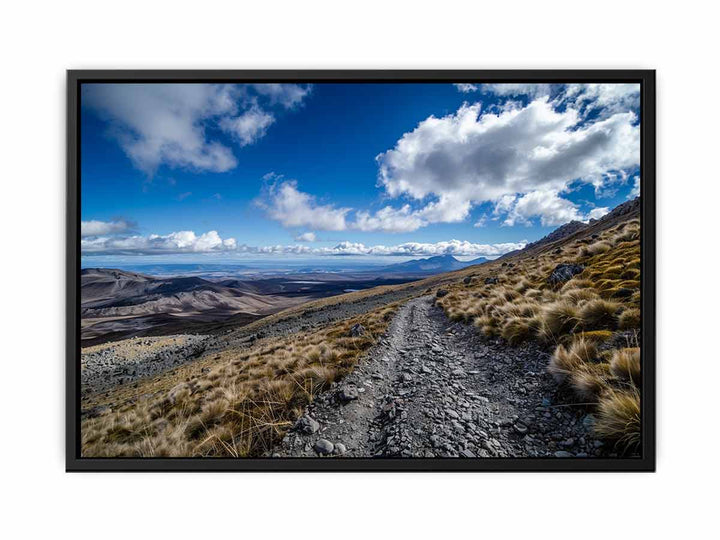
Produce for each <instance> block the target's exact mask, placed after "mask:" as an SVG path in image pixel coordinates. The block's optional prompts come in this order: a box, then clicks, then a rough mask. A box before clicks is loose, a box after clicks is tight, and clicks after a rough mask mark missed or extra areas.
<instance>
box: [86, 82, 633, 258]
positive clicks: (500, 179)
mask: <svg viewBox="0 0 720 540" xmlns="http://www.w3.org/2000/svg"><path fill="white" fill-rule="evenodd" d="M346 86H348V85H346ZM388 86H392V85H385V87H388ZM447 86H448V87H449V89H450V90H452V92H451V93H448V94H447V96H446V97H445V96H443V99H439V98H438V99H437V101H438V104H437V106H436V110H437V111H438V112H437V113H431V114H427V110H433V108H435V107H433V106H434V105H435V103H434V102H431V101H430V100H429V99H428V100H427V101H428V103H423V104H422V105H423V107H422V109H423V112H422V114H420V113H418V114H419V116H418V117H416V118H415V120H414V121H413V124H414V125H413V126H412V127H411V129H405V130H403V131H395V130H392V131H391V130H390V129H388V130H387V131H388V133H384V135H386V136H385V137H384V139H390V137H394V140H395V142H394V143H393V144H390V145H388V146H386V147H385V149H384V150H383V151H380V152H379V153H377V152H375V153H374V154H370V153H368V152H366V151H363V150H362V149H361V148H360V146H361V145H360V144H359V143H358V142H357V141H358V139H359V138H360V137H362V136H363V135H364V133H363V132H362V131H361V127H355V126H352V125H350V126H345V125H342V124H336V125H329V126H327V131H328V133H330V134H331V135H332V136H334V137H335V138H336V139H337V140H338V141H339V146H338V148H340V149H341V150H342V151H343V152H346V153H347V154H350V155H351V157H352V158H353V159H357V160H358V163H363V164H364V163H365V162H369V161H370V160H373V163H374V174H372V175H362V176H361V175H360V174H359V173H358V178H355V179H353V181H344V180H343V178H342V177H343V174H344V170H343V165H342V164H343V163H344V161H345V160H347V159H349V157H348V156H346V155H344V154H332V153H329V152H327V151H326V150H325V146H322V145H320V142H317V143H316V142H315V141H314V140H313V137H315V138H317V139H318V141H321V140H322V142H323V144H325V145H327V144H328V143H327V140H328V138H327V134H326V133H323V132H322V131H320V130H319V128H315V127H314V124H312V123H311V122H312V121H314V120H317V119H318V117H319V116H320V117H322V116H323V115H327V116H328V118H334V117H337V116H338V115H339V113H338V112H337V108H338V107H346V108H348V107H349V108H352V107H354V106H359V105H358V103H359V102H358V101H356V99H358V98H360V99H361V98H362V94H361V93H359V94H358V95H357V96H352V95H351V96H350V97H351V98H355V100H353V99H345V100H344V101H343V100H341V99H340V98H341V97H345V95H344V94H343V95H341V94H340V92H339V91H337V90H335V89H334V88H330V87H328V89H326V88H324V85H323V84H317V85H314V86H310V85H297V84H255V85H213V84H140V85H134V84H133V85H131V84H97V85H87V86H86V87H84V88H83V92H82V99H83V114H87V115H88V118H89V120H88V122H95V123H94V124H90V131H91V133H90V137H92V138H91V139H88V140H89V142H88V143H87V146H88V147H89V146H90V145H91V144H98V145H110V144H114V145H116V146H115V147H116V148H119V149H120V151H121V152H122V154H123V156H124V158H122V159H121V158H116V160H115V162H114V166H113V172H115V173H116V174H117V175H118V177H120V176H122V177H132V176H133V175H136V177H137V175H139V178H137V179H136V180H135V183H136V184H137V185H142V186H143V189H144V190H146V191H150V190H151V189H154V188H155V186H156V185H157V184H158V181H157V178H158V177H161V176H164V175H167V174H173V175H177V176H180V177H182V178H183V182H185V183H186V184H185V185H188V183H189V182H192V181H196V182H199V183H202V184H203V185H207V186H208V189H210V188H212V189H213V190H214V189H216V187H217V186H220V187H218V190H219V191H218V192H215V193H214V194H213V195H212V196H208V197H207V198H206V199H205V200H204V201H202V204H204V205H208V204H210V203H209V202H208V201H210V200H211V199H212V200H213V201H214V202H215V203H217V202H218V201H222V202H223V204H225V201H231V202H228V203H227V204H234V205H236V206H235V207H233V208H234V209H235V212H236V213H238V212H240V211H242V212H250V213H252V212H256V214H253V219H256V220H258V224H260V223H261V221H260V220H262V222H265V223H266V224H267V225H266V229H267V231H270V232H272V233H273V234H274V235H275V237H277V239H278V240H284V241H280V242H272V243H264V244H258V245H252V243H251V242H248V241H247V238H245V237H243V238H241V241H238V239H237V238H236V237H235V236H236V235H233V234H232V229H233V227H234V226H235V225H236V224H240V225H242V223H240V222H241V220H239V219H238V218H235V217H234V214H233V210H232V209H228V210H227V215H222V216H220V215H219V214H218V213H217V212H213V211H212V210H208V211H207V215H205V214H203V216H202V218H203V223H208V224H210V227H209V228H210V229H211V230H209V231H208V232H205V233H202V234H196V233H195V232H193V231H192V230H187V229H186V228H185V227H183V226H182V221H183V216H182V214H180V215H177V214H175V215H172V214H171V218H172V219H176V222H177V223H179V224H181V227H178V228H177V229H176V230H172V229H170V230H169V232H165V233H162V231H160V232H157V231H152V230H150V231H148V233H147V234H137V232H138V230H147V228H149V227H153V223H152V220H153V219H154V216H156V215H157V216H162V217H163V219H166V220H167V221H168V222H162V228H163V229H164V230H165V231H168V228H169V227H172V226H173V222H172V221H171V220H170V218H167V217H165V216H167V215H168V214H169V213H168V211H167V209H166V208H165V206H164V203H163V200H162V199H160V195H152V196H149V202H148V207H150V208H151V210H152V211H150V210H148V211H145V209H144V208H141V210H140V211H136V212H137V213H142V214H149V215H150V220H147V219H145V218H143V219H140V218H136V215H135V214H134V213H133V210H132V209H128V210H123V209H122V208H116V209H115V210H120V212H117V211H116V212H115V214H114V215H116V216H117V215H118V214H122V215H127V216H129V218H132V220H131V219H129V218H117V217H114V218H111V219H101V217H102V214H103V212H105V213H107V210H108V209H106V208H104V207H103V202H102V201H99V202H97V203H96V206H97V210H98V212H97V214H99V215H96V213H95V212H93V204H90V203H88V204H86V203H85V201H83V218H84V219H83V221H82V224H81V229H82V232H81V236H82V240H81V249H82V254H83V256H98V255H104V256H108V255H115V254H118V255H157V254H166V255H172V254H187V253H191V254H200V253H215V254H224V255H232V254H236V255H239V256H247V255H305V256H331V255H358V256H362V255H374V256H419V255H438V254H452V255H462V256H488V257H494V256H500V255H503V254H504V253H507V252H510V251H513V250H515V249H519V248H522V247H523V246H524V245H525V243H526V242H527V240H526V239H525V237H532V236H533V234H534V235H535V236H539V235H540V234H541V233H542V231H543V230H544V229H543V228H547V227H556V226H559V225H562V224H564V223H567V222H569V221H573V220H579V221H587V220H590V219H597V218H599V217H602V216H603V215H604V214H605V213H607V212H608V211H609V209H610V208H611V206H614V205H615V204H617V202H618V200H619V199H625V198H631V197H635V196H638V195H639V185H640V184H639V180H640V179H639V164H640V124H639V118H638V115H639V89H640V88H639V85H633V84H568V85H547V84H475V83H457V84H455V85H447ZM383 90H384V89H383ZM403 90H404V89H403ZM333 91H334V93H333ZM378 91H379V90H378ZM410 91H412V89H410ZM458 96H459V97H460V101H459V103H458V102H457V97H458ZM388 99H390V98H388ZM433 99H435V98H434V96H433ZM453 100H455V101H453ZM326 103H327V105H325V104H326ZM338 103H339V105H338ZM452 103H457V106H454V105H453V106H452V109H451V110H449V111H448V110H447V109H448V105H449V104H452ZM381 105H382V104H381ZM363 107H364V108H363V110H362V111H361V112H362V113H363V114H365V116H366V117H367V116H368V115H369V116H372V115H373V114H377V115H381V114H383V111H382V107H379V110H377V111H375V110H373V109H372V108H371V106H370V105H368V104H363ZM310 109H312V110H310ZM385 114H387V113H385ZM405 114H407V116H408V118H412V111H407V112H406V113H405ZM303 115H305V116H304V119H303ZM403 120H405V122H404V125H407V120H406V119H404V118H403ZM388 123H389V122H388ZM398 123H400V122H398ZM304 126H307V127H308V129H307V130H304V129H303V128H304ZM380 127H381V126H380ZM380 127H377V126H376V130H377V129H380ZM292 130H295V131H292ZM313 130H314V131H313ZM305 131H306V132H305ZM286 132H287V133H288V135H287V137H288V140H289V141H291V143H292V144H295V145H298V146H302V148H303V150H305V149H306V148H307V150H308V151H311V150H312V149H313V148H315V155H313V156H312V159H310V157H309V156H307V152H305V154H304V155H303V157H304V158H306V159H307V162H308V163H309V165H307V166H306V167H305V169H307V171H305V173H306V174H305V175H303V176H301V175H299V174H294V173H293V174H292V177H290V176H285V175H284V174H283V173H278V172H267V171H275V170H276V165H277V163H276V161H277V159H278V156H279V155H280V154H279V153H280V152H288V148H290V147H289V146H288V143H287V142H286V141H284V140H283V139H282V137H283V136H284V135H285V133H286ZM276 133H277V135H276V136H275V134H276ZM298 133H300V134H302V135H303V136H302V137H298V136H297V134H298ZM291 136H292V138H291ZM346 136H347V143H346V144H345V143H343V140H344V137H346ZM323 137H324V138H323ZM376 138H378V135H377V134H376V132H375V131H373V130H372V129H371V128H368V130H367V140H368V141H369V142H372V143H374V139H376ZM364 140H365V139H363V141H364ZM84 141H85V139H84V140H83V144H85V142H84ZM368 145H369V144H368ZM82 151H83V153H84V154H83V155H85V152H86V150H85V147H82ZM88 152H90V151H89V150H88ZM94 156H95V154H91V157H90V158H88V159H91V160H95V159H96V160H97V161H91V166H90V167H88V169H90V170H94V169H95V168H97V169H100V165H102V164H103V162H102V160H101V159H100V158H95V157H94ZM301 161H302V160H301ZM96 163H97V165H96ZM244 168H252V169H253V170H262V168H264V169H265V171H266V172H265V173H264V174H262V175H256V178H257V180H256V183H255V184H254V188H253V185H252V183H249V182H248V181H247V180H246V179H245V178H244V179H243V180H242V181H239V182H234V181H233V176H232V175H233V174H236V175H239V174H241V172H242V171H243V169H244ZM108 169H109V167H108ZM84 170H85V169H84ZM317 170H322V171H325V170H332V171H334V172H337V174H338V179H337V180H329V181H327V182H326V183H325V184H322V183H320V182H316V181H315V180H314V177H313V175H312V174H311V173H310V172H308V171H317ZM133 171H136V172H135V173H134V172H133ZM105 172H106V173H107V171H105ZM185 177H188V179H187V180H186V179H185ZM168 178H170V177H169V176H168ZM82 180H83V189H85V186H87V185H89V186H91V187H90V188H88V189H92V186H93V185H94V184H93V182H94V181H97V182H98V183H101V182H104V183H108V185H111V186H113V187H114V188H115V189H118V190H121V189H124V186H125V185H127V184H128V183H129V182H130V181H128V180H122V181H121V180H118V181H117V182H114V181H113V180H112V179H110V180H109V179H108V178H107V177H102V178H101V177H100V176H99V175H98V176H97V180H96V176H95V174H93V176H90V173H87V176H86V173H83V179H82ZM175 183H176V181H175V180H174V179H172V178H171V179H170V180H168V181H167V184H168V186H175ZM148 186H150V187H148ZM306 186H308V187H306ZM313 186H315V187H316V188H318V190H317V191H316V192H313V190H312V187H313ZM104 187H105V184H104ZM168 189H171V188H168ZM178 189H181V186H178ZM234 190H238V191H237V192H236V191H234ZM240 190H242V193H240ZM220 191H223V195H222V196H221V195H220ZM193 192H194V190H193V191H182V192H179V193H176V194H174V195H173V196H172V197H168V199H172V201H174V202H175V204H177V203H178V202H183V201H185V199H188V200H191V199H193V197H192V193H193ZM336 192H337V198H336ZM373 193H374V195H372V196H368V194H373ZM241 195H242V196H241ZM368 199H369V200H368ZM132 202H133V204H134V205H135V207H136V208H137V205H138V204H142V201H140V202H138V200H137V198H135V199H133V201H132ZM197 204H198V205H201V202H197ZM202 208H203V209H204V208H205V207H202ZM86 217H87V219H85V218H86ZM213 219H222V221H223V226H222V230H223V231H226V232H225V233H224V234H222V237H221V234H220V233H219V232H218V229H217V228H215V227H213V226H212V223H211V222H212V220H213ZM233 219H234V221H233ZM148 221H149V222H148ZM158 222H160V221H159V218H158ZM135 223H138V224H139V225H135ZM240 225H237V226H240ZM140 226H142V228H140ZM518 226H522V228H523V232H522V233H520V234H521V235H522V236H523V238H520V237H519V236H518V238H517V239H516V240H515V241H507V239H508V235H509V233H510V232H511V231H512V230H514V228H516V227H518ZM253 229H255V227H253ZM201 230H202V229H201ZM227 231H229V234H228V232H227ZM536 231H537V232H536ZM221 232H222V231H221ZM256 232H257V231H255V230H253V231H251V233H250V235H252V234H254V233H256ZM244 234H246V235H247V233H244ZM258 234H259V233H258ZM268 234H270V233H268ZM440 234H447V236H445V238H454V237H457V236H459V235H461V234H462V235H465V237H464V238H463V239H462V240H455V239H452V240H438V236H439V235H440ZM285 236H287V238H285ZM338 236H339V237H340V238H338ZM342 236H345V238H342ZM275 237H273V239H275ZM394 237H400V238H401V239H405V240H407V239H412V241H400V242H393V241H392V238H394ZM493 237H494V238H493ZM478 238H482V239H483V240H484V241H481V242H478V241H476V239H478ZM376 239H377V240H380V241H373V240H376ZM420 239H422V240H423V241H417V240H420ZM250 240H252V238H250ZM493 240H496V241H493ZM290 242H295V243H294V244H291V243H290Z"/></svg>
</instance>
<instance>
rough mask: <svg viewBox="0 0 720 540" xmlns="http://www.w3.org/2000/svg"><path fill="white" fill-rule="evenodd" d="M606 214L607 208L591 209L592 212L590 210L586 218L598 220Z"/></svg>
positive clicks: (608, 210)
mask: <svg viewBox="0 0 720 540" xmlns="http://www.w3.org/2000/svg"><path fill="white" fill-rule="evenodd" d="M608 212H610V209H609V208H608V207H607V206H602V207H598V208H593V209H592V210H590V212H588V215H587V218H588V219H600V218H601V217H603V216H604V215H605V214H607V213H608Z"/></svg>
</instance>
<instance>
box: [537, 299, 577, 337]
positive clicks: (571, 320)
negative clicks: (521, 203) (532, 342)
mask: <svg viewBox="0 0 720 540" xmlns="http://www.w3.org/2000/svg"><path fill="white" fill-rule="evenodd" d="M540 318H541V320H542V326H541V330H540V334H541V335H542V337H544V338H545V339H547V340H550V339H553V338H557V337H559V336H560V335H562V334H569V333H572V332H574V330H575V328H576V327H577V324H578V322H579V320H580V319H579V312H578V309H577V306H575V304H573V303H572V302H568V301H567V300H561V301H558V302H553V303H552V304H550V305H547V306H544V307H543V308H542V311H541V314H540Z"/></svg>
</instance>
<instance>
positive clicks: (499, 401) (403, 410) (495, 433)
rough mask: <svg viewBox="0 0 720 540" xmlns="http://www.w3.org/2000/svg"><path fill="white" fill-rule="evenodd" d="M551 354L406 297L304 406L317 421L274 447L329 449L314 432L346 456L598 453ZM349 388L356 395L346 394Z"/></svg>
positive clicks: (588, 421)
mask: <svg viewBox="0 0 720 540" xmlns="http://www.w3.org/2000/svg"><path fill="white" fill-rule="evenodd" d="M547 359H548V355H547V353H545V352H543V351H542V350H540V349H539V348H538V346H537V345H535V344H525V345H523V346H520V347H509V346H508V345H507V344H506V343H505V342H502V341H500V340H495V339H488V338H485V337H482V336H480V335H479V334H478V333H477V331H476V330H475V329H474V328H472V327H470V326H467V325H464V324H459V323H452V322H450V321H449V320H448V319H447V318H446V317H445V315H444V314H443V313H442V311H441V309H440V308H438V307H436V306H434V304H433V299H432V298H430V297H422V298H417V299H414V300H411V301H409V302H408V303H407V304H406V305H405V306H403V307H402V308H401V309H400V310H399V311H398V313H397V315H396V316H395V318H394V319H393V321H392V323H391V325H390V328H389V331H388V334H387V337H386V338H383V339H382V340H381V341H380V342H379V344H378V345H377V346H376V347H374V348H373V349H372V350H371V351H370V353H369V354H368V355H367V356H366V357H365V361H364V362H361V364H360V365H359V366H358V368H357V369H356V370H355V371H354V372H353V373H352V374H351V375H349V376H348V377H346V378H345V380H343V381H342V382H341V383H340V384H339V385H333V386H332V387H331V388H330V390H329V391H327V392H325V393H324V394H322V395H320V396H318V397H317V398H316V400H315V401H314V403H312V404H311V405H310V406H309V407H308V410H307V414H308V416H309V417H310V418H312V419H313V420H314V421H316V422H318V423H319V425H320V428H319V429H318V430H317V431H316V432H314V433H310V434H308V433H307V431H304V430H303V429H293V430H291V431H290V432H289V433H288V434H287V435H286V437H285V439H284V440H283V441H282V443H281V444H279V445H278V447H277V448H276V449H274V450H273V452H272V455H276V456H290V457H315V456H318V455H328V456H329V455H331V452H332V451H331V452H326V450H325V449H326V448H327V446H326V445H325V444H324V443H322V446H321V447H318V446H317V443H318V442H319V441H320V440H324V441H326V442H328V443H331V444H332V445H334V447H337V445H343V447H344V448H345V449H346V451H345V452H344V453H337V452H336V453H335V454H334V455H336V456H338V455H342V456H344V457H370V456H377V457H448V458H450V457H452V458H472V457H552V458H555V457H587V456H600V455H602V454H603V447H602V443H600V442H599V441H596V440H595V439H594V438H593V436H592V435H591V433H590V428H591V426H592V417H590V416H588V415H587V414H586V412H584V411H583V410H582V409H581V408H579V407H569V406H567V405H568V401H567V399H566V398H565V397H564V396H562V395H559V394H557V392H558V387H557V385H556V384H555V382H554V381H553V380H552V378H551V377H550V376H549V375H548V374H547V373H546V371H545V366H546V364H547ZM349 389H353V390H356V391H357V399H352V400H350V401H347V400H346V399H345V396H346V394H347V393H348V391H349ZM350 393H351V394H354V392H353V391H350ZM319 450H320V451H319Z"/></svg>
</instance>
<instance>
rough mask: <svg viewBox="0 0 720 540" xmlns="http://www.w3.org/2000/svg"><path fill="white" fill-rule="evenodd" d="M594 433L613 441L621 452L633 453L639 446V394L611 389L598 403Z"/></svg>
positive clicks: (631, 389) (634, 390)
mask: <svg viewBox="0 0 720 540" xmlns="http://www.w3.org/2000/svg"><path fill="white" fill-rule="evenodd" d="M595 431H596V432H597V433H598V434H599V435H600V436H602V437H603V438H605V439H608V440H610V441H613V442H614V443H615V447H616V448H618V449H619V450H621V451H623V452H634V451H637V449H638V448H639V446H640V392H639V391H638V389H637V388H635V387H634V386H633V387H631V388H629V389H619V390H616V389H611V390H609V391H608V392H607V393H606V394H605V395H604V396H603V397H602V398H601V399H600V401H599V403H598V411H597V419H596V421H595Z"/></svg>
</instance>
